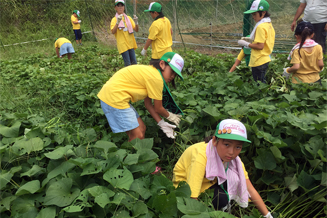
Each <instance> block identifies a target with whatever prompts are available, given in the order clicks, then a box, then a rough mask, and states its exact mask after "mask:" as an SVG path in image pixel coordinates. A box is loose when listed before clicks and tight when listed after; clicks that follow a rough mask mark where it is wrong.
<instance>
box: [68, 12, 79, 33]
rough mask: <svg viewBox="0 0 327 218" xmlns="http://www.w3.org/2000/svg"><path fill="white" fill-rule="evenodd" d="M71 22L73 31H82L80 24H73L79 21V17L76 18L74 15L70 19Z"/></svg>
mask: <svg viewBox="0 0 327 218" xmlns="http://www.w3.org/2000/svg"><path fill="white" fill-rule="evenodd" d="M70 21H71V22H72V25H73V30H79V29H81V25H80V24H79V23H77V24H75V23H73V22H74V21H78V18H77V17H75V16H74V15H72V16H71V17H70Z"/></svg>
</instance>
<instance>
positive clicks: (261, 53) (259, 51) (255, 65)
mask: <svg viewBox="0 0 327 218" xmlns="http://www.w3.org/2000/svg"><path fill="white" fill-rule="evenodd" d="M268 9H269V4H268V2H267V1H265V0H255V1H254V2H253V3H252V5H251V8H250V10H248V11H245V12H244V14H251V15H252V18H253V20H254V21H255V22H256V25H255V26H254V28H253V30H252V32H251V35H250V39H251V40H253V42H252V43H250V42H247V41H246V40H243V39H241V40H238V44H239V45H240V46H246V47H249V48H251V58H250V63H249V66H250V67H251V68H252V76H253V79H254V80H255V81H261V82H263V83H266V80H265V76H266V72H267V69H268V65H269V62H271V58H270V54H271V53H272V51H273V48H274V44H275V30H274V28H273V26H272V24H271V19H270V17H269V16H270V14H269V13H268Z"/></svg>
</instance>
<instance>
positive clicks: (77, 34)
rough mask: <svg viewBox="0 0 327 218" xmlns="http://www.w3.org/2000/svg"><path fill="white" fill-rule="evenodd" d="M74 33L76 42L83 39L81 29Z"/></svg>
mask: <svg viewBox="0 0 327 218" xmlns="http://www.w3.org/2000/svg"><path fill="white" fill-rule="evenodd" d="M74 33H75V39H76V40H80V39H82V31H81V29H79V30H74Z"/></svg>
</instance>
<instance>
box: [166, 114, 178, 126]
mask: <svg viewBox="0 0 327 218" xmlns="http://www.w3.org/2000/svg"><path fill="white" fill-rule="evenodd" d="M168 113H169V116H168V117H167V120H169V121H170V122H173V123H175V124H176V125H177V126H178V125H179V122H180V121H181V117H182V115H178V114H173V113H171V112H169V111H168Z"/></svg>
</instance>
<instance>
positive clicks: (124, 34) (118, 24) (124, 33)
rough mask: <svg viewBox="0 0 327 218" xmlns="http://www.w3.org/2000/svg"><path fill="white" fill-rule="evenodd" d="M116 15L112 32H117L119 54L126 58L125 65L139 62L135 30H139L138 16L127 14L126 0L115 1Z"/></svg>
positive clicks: (112, 23)
mask: <svg viewBox="0 0 327 218" xmlns="http://www.w3.org/2000/svg"><path fill="white" fill-rule="evenodd" d="M115 10H116V12H117V13H116V15H115V17H114V18H112V20H111V25H110V29H111V33H112V34H115V38H116V41H117V48H118V52H119V54H121V55H122V57H123V59H124V63H125V66H129V65H131V64H137V61H136V56H135V50H134V49H136V48H137V45H136V41H135V37H134V31H135V32H138V31H139V25H138V17H136V15H134V18H133V19H132V18H131V17H130V16H127V15H126V14H125V13H124V11H125V2H124V0H116V1H115Z"/></svg>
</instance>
